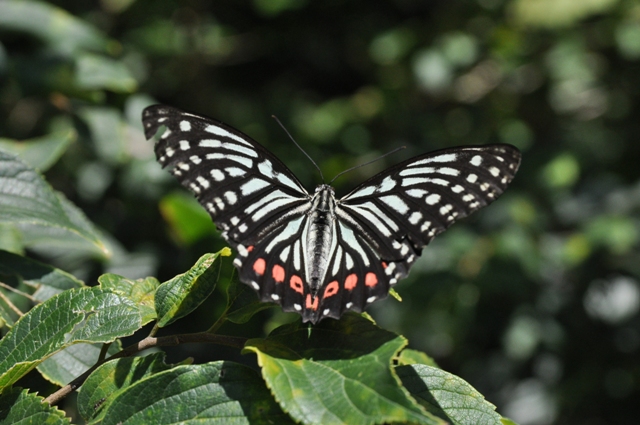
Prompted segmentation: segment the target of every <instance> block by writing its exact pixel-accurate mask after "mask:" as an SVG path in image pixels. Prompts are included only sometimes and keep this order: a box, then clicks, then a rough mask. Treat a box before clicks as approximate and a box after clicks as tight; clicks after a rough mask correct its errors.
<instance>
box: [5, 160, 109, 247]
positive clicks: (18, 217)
mask: <svg viewBox="0 0 640 425" xmlns="http://www.w3.org/2000/svg"><path fill="white" fill-rule="evenodd" d="M0 223H10V224H12V225H14V226H15V227H16V228H18V229H19V230H20V231H21V233H22V239H23V242H24V243H25V245H27V246H30V245H41V246H56V247H66V248H69V249H80V248H81V247H84V248H89V249H93V250H94V251H96V253H100V254H101V255H103V256H104V255H107V254H108V250H107V247H106V245H105V243H104V242H103V241H102V239H101V237H100V235H99V233H98V231H97V230H96V228H95V227H94V226H93V224H91V223H90V222H89V221H88V220H87V218H86V217H85V216H84V214H83V213H82V212H81V211H80V210H79V209H78V208H77V207H76V206H74V205H73V204H71V203H70V202H69V201H68V200H67V199H66V198H64V197H63V196H62V195H61V194H58V193H56V192H54V190H53V189H52V188H51V186H49V184H48V183H47V182H45V181H44V179H43V178H42V176H41V175H40V174H39V173H37V172H36V171H35V170H33V169H32V168H31V167H29V166H27V165H26V164H25V163H24V162H22V161H20V160H18V159H17V158H16V157H15V156H13V155H10V154H8V153H6V152H4V151H0Z"/></svg>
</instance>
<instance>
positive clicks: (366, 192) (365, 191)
mask: <svg viewBox="0 0 640 425" xmlns="http://www.w3.org/2000/svg"><path fill="white" fill-rule="evenodd" d="M375 191H376V188H375V186H367V187H363V188H362V189H360V190H358V191H356V192H354V193H353V194H351V195H349V196H347V198H360V197H363V196H369V195H371V194H373V193H374V192H375Z"/></svg>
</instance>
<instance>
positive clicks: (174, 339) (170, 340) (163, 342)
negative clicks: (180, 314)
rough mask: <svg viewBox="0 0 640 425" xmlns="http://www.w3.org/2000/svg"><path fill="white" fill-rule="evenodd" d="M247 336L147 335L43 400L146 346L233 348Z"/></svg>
mask: <svg viewBox="0 0 640 425" xmlns="http://www.w3.org/2000/svg"><path fill="white" fill-rule="evenodd" d="M246 341H247V338H241V337H235V336H226V335H213V334H210V333H207V332H198V333H193V334H183V335H169V336H162V337H158V338H156V337H151V336H150V337H147V338H145V339H143V340H141V341H139V342H137V343H135V344H132V345H130V346H128V347H127V348H125V349H123V350H122V351H120V352H118V353H116V354H114V355H113V356H111V357H109V358H108V359H105V360H102V361H98V362H97V363H96V364H95V365H93V366H92V367H91V368H89V369H88V370H87V371H86V372H85V373H83V374H82V375H80V376H78V377H77V378H76V379H74V380H73V381H71V382H69V383H68V384H67V385H65V386H64V387H62V388H60V389H59V390H58V391H56V392H55V393H53V394H51V395H50V396H49V397H47V398H46V399H45V401H46V402H47V403H49V404H51V405H53V404H56V403H58V402H59V401H60V400H62V399H63V398H64V397H66V396H67V395H68V394H70V393H71V392H72V391H75V390H76V389H78V388H79V387H80V386H81V385H82V384H83V383H84V381H85V380H86V379H87V378H88V377H89V375H91V374H92V373H93V371H94V370H96V369H97V368H98V367H100V366H101V365H103V364H104V363H106V362H108V361H111V360H114V359H119V358H122V357H130V356H133V355H135V354H137V353H139V352H141V351H144V350H146V349H148V348H152V347H170V346H175V345H180V344H189V343H194V342H209V343H212V344H220V345H226V346H228V347H234V348H243V347H244V344H245V342H246Z"/></svg>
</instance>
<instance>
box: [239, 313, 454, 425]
mask: <svg viewBox="0 0 640 425" xmlns="http://www.w3.org/2000/svg"><path fill="white" fill-rule="evenodd" d="M406 343H407V342H406V340H405V339H404V338H402V337H399V336H397V335H395V334H393V333H391V332H387V331H384V330H382V329H380V328H378V327H377V326H375V325H374V324H373V323H372V322H371V321H369V320H367V319H364V318H362V317H360V316H359V315H356V314H347V315H345V316H343V317H342V319H341V320H339V321H337V320H324V321H322V322H320V324H319V325H317V326H314V327H313V328H310V327H308V326H307V325H302V324H301V323H300V322H297V323H296V324H292V325H285V326H282V327H280V328H278V329H276V330H275V331H273V332H272V333H271V335H269V337H267V338H265V339H253V340H250V341H248V342H247V344H246V346H245V349H246V350H247V351H251V352H254V353H255V354H256V355H257V356H258V364H259V365H260V367H261V370H262V376H263V378H264V379H265V381H266V382H267V386H268V387H269V388H270V389H271V391H272V392H273V394H274V396H275V398H276V400H278V403H280V406H281V407H282V409H283V410H284V411H286V412H288V413H289V414H290V415H291V416H292V417H293V418H294V419H295V420H297V421H300V422H302V423H305V424H319V423H344V424H353V423H358V424H383V423H389V422H409V423H415V424H443V423H444V422H442V421H441V420H440V419H437V418H436V417H434V416H432V415H431V414H429V413H427V412H426V411H425V410H423V409H422V408H421V407H420V406H418V405H417V404H416V402H415V401H414V400H413V399H412V398H411V397H410V396H409V395H408V393H407V392H406V390H404V389H403V388H402V387H401V386H400V385H399V383H398V381H397V378H396V377H395V376H394V374H393V372H392V371H391V361H392V359H393V358H394V357H395V356H396V355H397V353H398V351H400V350H401V349H402V348H403V347H404V346H405V345H406Z"/></svg>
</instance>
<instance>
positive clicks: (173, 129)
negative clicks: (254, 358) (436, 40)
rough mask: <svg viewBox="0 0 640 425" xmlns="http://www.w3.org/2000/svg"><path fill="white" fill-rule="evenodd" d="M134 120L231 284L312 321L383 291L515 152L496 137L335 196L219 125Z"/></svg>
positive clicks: (487, 199) (510, 166) (499, 188)
mask: <svg viewBox="0 0 640 425" xmlns="http://www.w3.org/2000/svg"><path fill="white" fill-rule="evenodd" d="M142 121H143V126H144V131H145V136H146V137H147V139H150V138H151V137H153V136H154V135H155V134H156V133H157V132H158V129H159V128H160V127H162V126H164V127H165V130H164V133H163V134H162V135H161V136H160V137H159V138H158V139H157V142H156V145H155V152H156V156H157V159H158V162H159V163H160V164H161V165H162V166H163V167H170V169H171V172H172V173H173V175H174V176H175V177H176V178H177V179H178V180H179V181H180V183H181V184H182V185H183V186H185V187H186V188H187V189H189V190H190V191H191V192H193V193H194V194H195V196H196V198H197V199H198V201H199V202H200V204H201V205H202V206H203V207H204V208H205V209H206V210H207V211H208V212H209V214H210V215H211V218H212V219H213V221H214V222H215V224H216V226H217V228H218V229H219V230H221V231H222V236H223V237H224V238H225V239H226V240H227V242H228V243H229V244H230V245H231V246H232V247H233V248H234V249H235V250H236V252H237V256H236V258H235V260H234V265H235V266H236V267H237V268H238V271H239V278H240V280H241V281H242V282H244V283H246V284H248V285H249V286H251V287H252V288H253V289H254V290H255V291H256V292H257V294H258V296H259V297H260V299H261V300H262V301H265V302H275V303H278V304H280V305H281V307H282V309H283V310H284V311H294V312H297V313H299V314H300V315H301V316H302V320H303V322H311V323H314V324H315V323H317V322H318V321H320V320H322V319H323V318H326V317H332V318H335V319H339V318H340V316H341V315H342V314H343V313H345V312H346V311H349V310H352V311H356V312H362V311H363V310H364V309H365V307H366V306H367V305H369V304H371V303H372V302H374V301H376V300H379V299H382V298H385V297H386V296H387V295H388V293H389V290H390V288H391V287H393V286H394V285H395V284H396V283H397V282H398V281H399V280H400V279H402V278H403V277H405V276H407V274H408V272H409V268H410V267H411V265H412V264H413V263H414V262H415V261H416V259H417V258H418V257H419V256H420V254H421V252H422V248H423V247H424V246H425V245H427V244H428V243H429V242H431V240H432V239H433V238H434V237H435V236H436V235H438V234H439V233H441V232H443V231H444V230H446V229H447V228H448V227H449V226H450V225H451V224H452V223H454V222H455V221H457V220H458V219H460V218H462V217H465V216H467V215H469V214H471V213H472V212H474V211H476V210H478V209H480V208H482V207H484V206H486V205H488V204H490V203H491V202H493V201H494V200H495V199H496V198H497V197H498V196H500V195H501V194H502V192H503V191H504V190H505V189H506V187H507V185H508V184H509V183H510V182H511V180H512V179H513V177H514V175H515V173H516V171H517V170H518V167H519V165H520V158H521V155H520V152H519V151H518V149H516V148H515V147H513V146H511V145H506V144H495V145H485V146H465V147H456V148H450V149H443V150H439V151H435V152H431V153H427V154H424V155H420V156H416V157H414V158H411V159H408V160H406V161H404V162H401V163H400V164H397V165H395V166H392V167H390V168H388V169H386V170H385V171H383V172H381V173H379V174H377V175H375V176H373V177H371V178H370V179H368V180H367V181H365V182H364V183H362V184H361V185H359V186H358V187H356V188H355V189H354V190H352V191H351V192H350V193H349V194H347V195H346V196H343V197H342V198H336V196H335V192H334V189H333V188H332V187H331V186H330V185H327V184H321V185H319V186H318V187H316V189H315V191H314V192H313V193H309V192H307V190H306V189H305V188H304V187H303V186H302V184H301V183H300V181H299V180H298V179H297V178H296V177H295V176H294V175H293V173H292V172H291V171H290V170H289V169H288V168H287V167H286V166H285V165H284V164H283V163H282V162H281V161H280V160H279V159H278V158H276V157H275V156H274V155H273V154H272V153H271V152H269V151H268V150H266V149H265V148H264V147H263V146H261V145H260V144H258V143H257V142H256V141H254V140H253V139H252V138H250V137H249V136H247V135H245V134H243V133H242V132H240V131H238V130H236V129H234V128H232V127H230V126H228V125H226V124H223V123H221V122H219V121H215V120H213V119H210V118H206V117H202V116H198V115H194V114H190V113H187V112H184V111H182V110H179V109H176V108H173V107H169V106H164V105H153V106H149V107H148V108H146V109H145V110H144V111H143V113H142Z"/></svg>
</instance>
